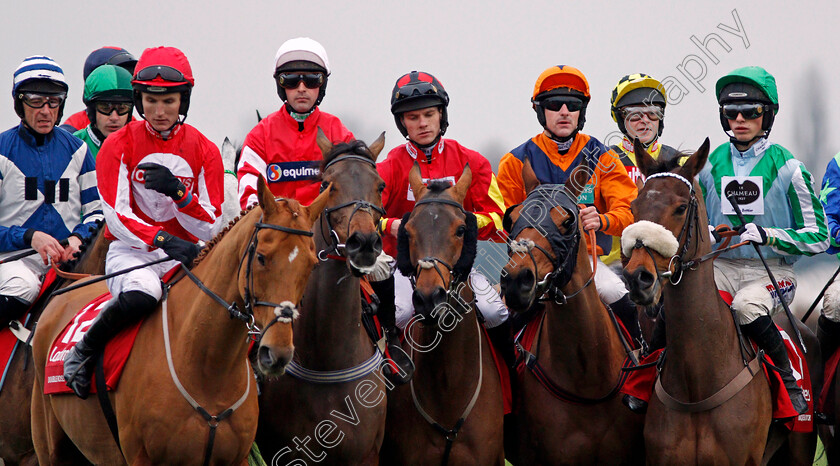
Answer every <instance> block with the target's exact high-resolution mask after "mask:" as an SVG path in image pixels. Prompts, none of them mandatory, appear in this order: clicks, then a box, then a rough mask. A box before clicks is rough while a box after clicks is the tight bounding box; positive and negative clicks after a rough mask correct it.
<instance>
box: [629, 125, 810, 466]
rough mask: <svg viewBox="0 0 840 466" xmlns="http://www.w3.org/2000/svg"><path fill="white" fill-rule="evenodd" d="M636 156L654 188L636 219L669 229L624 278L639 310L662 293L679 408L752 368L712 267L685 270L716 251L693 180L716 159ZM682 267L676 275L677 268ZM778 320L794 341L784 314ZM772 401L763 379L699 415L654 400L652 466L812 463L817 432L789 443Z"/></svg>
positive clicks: (634, 257) (635, 258) (645, 191)
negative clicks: (665, 247)
mask: <svg viewBox="0 0 840 466" xmlns="http://www.w3.org/2000/svg"><path fill="white" fill-rule="evenodd" d="M636 150H638V151H639V152H637V154H640V156H637V161H638V166H639V169H640V171H641V172H642V174H643V175H645V176H646V177H647V181H646V182H645V184H644V186H641V184H639V186H638V187H639V196H638V197H637V198H636V200H635V201H633V203H632V205H631V209H632V212H633V215H634V218H635V220H636V221H637V222H639V221H648V222H652V223H654V224H657V225H661V227H663V228H664V229H663V230H659V228H658V227H655V228H656V231H657V232H656V233H655V235H656V236H664V237H666V238H667V239H666V240H664V241H663V240H662V239H659V240H654V239H653V238H649V239H643V238H639V239H638V241H637V243H636V245H635V247H634V249H633V250H632V253H631V254H630V258H629V262H628V263H627V265H626V266H625V272H624V274H625V278H626V279H627V282H628V289H629V290H630V295H631V298H632V299H633V300H634V301H636V302H637V303H639V304H650V303H652V302H654V301H655V300H657V299H658V297H659V296H660V294H661V295H662V296H664V307H665V316H666V321H667V325H666V340H667V357H666V358H665V362H664V365H663V367H662V369H661V372H660V375H659V380H660V381H661V389H662V390H663V391H664V392H665V393H667V394H668V395H670V397H672V398H673V399H676V400H679V401H680V403H694V402H700V401H701V400H706V399H707V398H710V397H711V396H712V395H713V394H715V393H717V392H718V391H719V390H721V389H723V388H724V387H726V386H728V385H730V381H732V380H733V378H735V377H736V375H738V374H739V373H741V371H742V370H745V361H744V358H743V357H742V353H741V351H740V349H739V346H740V341H739V333H740V332H739V331H738V328H737V327H736V324H735V320H734V317H733V315H732V313H731V311H730V309H729V307H728V305H727V304H726V303H725V302H724V301H723V300H722V299H721V298H720V296H719V294H718V291H717V286H716V284H715V279H714V266H713V264H712V262H711V261H700V262H699V264H697V263H695V264H692V266H691V267H690V268H688V269H686V268H683V267H681V264H684V263H689V262H690V261H692V260H694V259H697V258H702V257H704V256H706V255H707V254H709V253H710V252H711V244H710V240H709V234H708V232H707V225H708V216H707V214H706V205H705V202H704V200H703V196H702V193H701V191H700V187H699V184H698V183H697V181H696V180H695V177H696V176H697V174H698V173H700V171H701V170H702V168H703V166H704V165H705V163H706V160H707V158H708V154H709V140H708V139H706V140H705V141H704V143H703V144H702V145H701V146H700V148H699V149H698V150H697V151H696V152H694V153H693V154H692V155H691V156H690V157H688V159H687V160H686V161H685V163H684V164H683V166H682V167H680V166H677V165H676V164H675V163H673V162H657V161H655V160H653V158H652V157H650V155H649V154H647V152H646V151H645V149H644V147H642V146H641V145H640V144H637V145H636ZM645 231H648V230H645ZM625 233H627V231H626V232H625ZM669 235H670V236H669ZM675 239H676V240H675ZM648 241H651V242H652V243H653V245H651V246H648V244H647V242H648ZM639 242H641V243H642V244H640V243H639ZM664 242H671V243H672V244H676V245H677V251H676V252H675V251H667V253H666V252H665V251H663V247H662V246H660V245H661V244H663V243H664ZM672 249H673V248H672ZM625 253H626V251H625ZM675 264H676V267H677V269H676V270H671V269H674V267H675ZM666 271H667V272H666ZM663 273H664V275H663ZM669 273H670V274H672V275H670V278H668V279H666V277H668V274H669ZM775 321H776V322H777V323H779V324H780V325H781V326H782V328H784V329H785V330H786V331H787V332H788V333H789V334H790V335H793V334H794V333H793V331H792V327H791V326H790V323H789V322H788V319H787V318H786V316H784V314H780V315H777V316H776V318H775ZM797 325H798V327H799V329H800V332H801V333H802V336H803V339H804V340H805V342H806V346H807V348H808V353H807V355H806V357H807V359H808V361H807V363H808V364H809V366H810V367H816V366H814V365H815V364H818V360H819V350H818V348H819V345H818V343H817V342H816V338H815V337H814V335H813V333H811V332H810V331H809V330H808V329H807V328H806V327H805V326H804V325H803V324H801V323H798V324H797ZM795 343H796V344H797V345H798V342H795ZM750 357H752V355H750ZM759 372H761V371H759ZM811 376H812V377H811V381H812V385H813V387H814V390H816V391H815V392H814V393H819V387H820V386H821V385H822V378H821V372H817V371H815V372H813V373H812V374H811ZM732 386H736V385H735V384H732ZM733 390H734V389H733ZM770 396H771V395H770V388H769V385H768V382H767V379H766V378H765V377H764V376H763V375H758V376H755V377H752V378H751V379H750V380H749V383H747V384H746V385H745V386H744V387H743V388H742V389H741V390H740V391H738V392H737V393H736V394H735V395H733V396H732V397H731V398H730V399H728V400H727V401H725V402H723V403H722V404H719V405H717V406H714V403H711V402H709V404H708V406H709V408H708V409H703V410H699V408H697V409H698V410H699V411H698V412H695V413H691V412H686V411H679V410H674V409H669V408H668V407H666V406H665V405H664V404H663V403H662V401H661V400H660V398H659V396H653V397H651V401H650V405H649V407H648V410H647V415H646V423H645V445H646V448H647V452H648V461H649V463H651V464H674V463H697V464H707V463H714V462H729V463H731V464H774V463H777V464H811V463H812V461H813V457H814V451H815V449H816V432H812V433H794V434H791V435H790V436H788V434H787V431H786V430H785V429H784V428H783V427H781V426H778V427H776V426H775V424H771V415H772V405H771V399H770ZM771 426H772V427H771ZM774 455H775V456H774Z"/></svg>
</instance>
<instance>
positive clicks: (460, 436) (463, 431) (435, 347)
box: [382, 163, 505, 465]
mask: <svg viewBox="0 0 840 466" xmlns="http://www.w3.org/2000/svg"><path fill="white" fill-rule="evenodd" d="M471 181H472V172H471V171H470V167H469V165H467V166H466V167H465V168H464V171H463V173H462V174H461V176H460V177H459V179H458V182H457V183H456V184H455V186H454V187H452V186H450V184H449V183H446V182H443V183H433V184H431V185H430V186H429V187H428V188H427V187H425V186H423V181H422V179H421V176H420V167H419V166H418V165H417V164H416V163H415V164H414V167H413V168H412V169H411V172H410V173H409V183H410V184H411V190H412V191H413V192H414V195H415V196H416V198H417V199H418V201H417V203H416V204H415V207H414V210H413V211H412V212H411V213H410V215H409V216H408V217H407V218H404V219H403V223H402V224H401V225H400V233H399V253H398V258H397V264H398V266H399V268H400V271H401V272H402V274H403V275H404V276H406V277H410V279H411V280H412V282H413V284H414V294H413V299H412V300H413V302H414V311H415V316H414V318H412V320H411V321H410V322H409V324H408V325H407V326H406V331H405V335H406V340H405V345H406V346H407V349H408V352H409V354H411V355H412V356H413V358H412V359H413V360H414V365H415V372H414V377H413V379H412V380H411V382H410V385H409V386H408V387H405V386H402V387H399V388H397V389H396V390H394V391H393V392H391V393H390V395H389V398H388V423H387V425H386V429H385V437H386V441H385V445H383V448H382V459H383V463H384V464H444V465H445V464H482V465H490V464H498V465H502V464H504V456H505V455H504V442H503V438H502V437H503V431H504V429H503V417H504V406H503V400H502V388H501V382H500V379H499V373H498V370H497V369H496V365H495V363H494V361H493V354H492V350H491V348H490V345H489V343H488V340H487V338H486V337H485V335H484V331H483V329H482V328H481V325H480V324H479V320H478V318H479V316H478V314H477V313H476V307H475V295H474V291H473V290H472V289H471V287H470V285H469V280H468V278H469V274H470V270H471V268H472V263H473V260H474V259H475V254H476V245H477V224H476V220H475V216H474V215H473V214H472V213H470V212H465V211H464V209H463V207H462V204H463V202H464V197H465V196H466V194H467V191H468V190H469V187H470V182H471Z"/></svg>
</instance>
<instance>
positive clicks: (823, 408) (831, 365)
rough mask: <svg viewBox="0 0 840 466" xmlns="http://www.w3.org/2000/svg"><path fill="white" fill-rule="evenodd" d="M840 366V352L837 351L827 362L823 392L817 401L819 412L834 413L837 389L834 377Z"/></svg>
mask: <svg viewBox="0 0 840 466" xmlns="http://www.w3.org/2000/svg"><path fill="white" fill-rule="evenodd" d="M838 365H840V351H837V350H835V351H834V354H832V355H831V357H830V358H828V361H826V362H825V372H824V374H825V377H824V378H823V386H822V391H820V398H819V400H818V401H817V412H820V413H833V412H834V393H835V392H836V390H837V387H836V386H835V385H834V377H835V375H836V374H837V366H838Z"/></svg>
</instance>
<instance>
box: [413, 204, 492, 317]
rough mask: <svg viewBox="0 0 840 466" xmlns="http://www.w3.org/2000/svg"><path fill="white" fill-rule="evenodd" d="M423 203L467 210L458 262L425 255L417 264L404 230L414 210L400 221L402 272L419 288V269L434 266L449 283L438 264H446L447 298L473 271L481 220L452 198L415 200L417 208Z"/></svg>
mask: <svg viewBox="0 0 840 466" xmlns="http://www.w3.org/2000/svg"><path fill="white" fill-rule="evenodd" d="M424 204H446V205H450V206H453V207H455V208H456V209H458V210H459V211H461V213H462V214H464V220H465V222H466V232H465V233H464V241H463V242H464V244H463V246H462V247H461V256H460V257H459V258H458V262H456V263H455V265H454V266H453V265H450V264H449V263H447V262H446V261H444V260H442V259H440V258H438V257H435V256H428V257H424V258H422V259H420V260H418V261H417V265H416V266H415V265H413V264H412V263H411V253H410V251H409V241H408V233H407V232H406V231H405V225H406V224H407V223H408V220H409V218H410V217H411V215H412V213H413V211H412V212H409V213H407V214H405V215H404V216H403V219H402V222H400V229H399V232H398V234H397V242H398V248H397V249H398V250H397V268H398V269H399V270H400V273H402V274H403V275H404V276H406V277H408V279H409V280H410V281H411V288H412V289H416V288H417V277H419V276H420V273H421V272H422V271H423V270H425V269H434V270H435V272H437V274H438V276H440V280H441V282H443V283H446V279H445V278H444V276H443V271H442V270H441V268H440V266H439V265H443V266H444V267H445V268H446V270H448V271H449V283H448V284H447V285H446V296H447V300H448V299H450V298H451V297H452V296H454V295H455V294H456V293H458V292H459V291H460V286H459V285H460V284H461V283H463V282H464V281H465V280H466V279H467V277H468V276H469V274H470V271H471V270H472V266H473V262H474V261H475V253H476V247H477V242H478V223H477V221H476V218H475V214H473V213H472V212H467V211H466V210H464V207H463V206H462V205H461V204H459V203H457V202H455V201H453V200H450V199H440V198H426V199H421V200H419V201H417V202H416V203H415V204H414V208H415V209H416V208H417V207H418V206H421V205H424ZM459 312H460V310H459Z"/></svg>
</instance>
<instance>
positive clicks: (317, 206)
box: [303, 183, 332, 223]
mask: <svg viewBox="0 0 840 466" xmlns="http://www.w3.org/2000/svg"><path fill="white" fill-rule="evenodd" d="M331 190H332V183H330V184H329V185H328V186H327V189H325V190H324V191H322V192H321V194H319V195H318V197H316V198H315V200H314V201H312V203H311V204H309V205H308V206H306V207H303V212H304V214H305V215H308V216H309V220H310V221H311V222H312V223H315V220H317V219H318V216H319V215H321V212H322V211H323V210H324V208H325V207H326V206H327V201H328V200H330V191H331Z"/></svg>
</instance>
